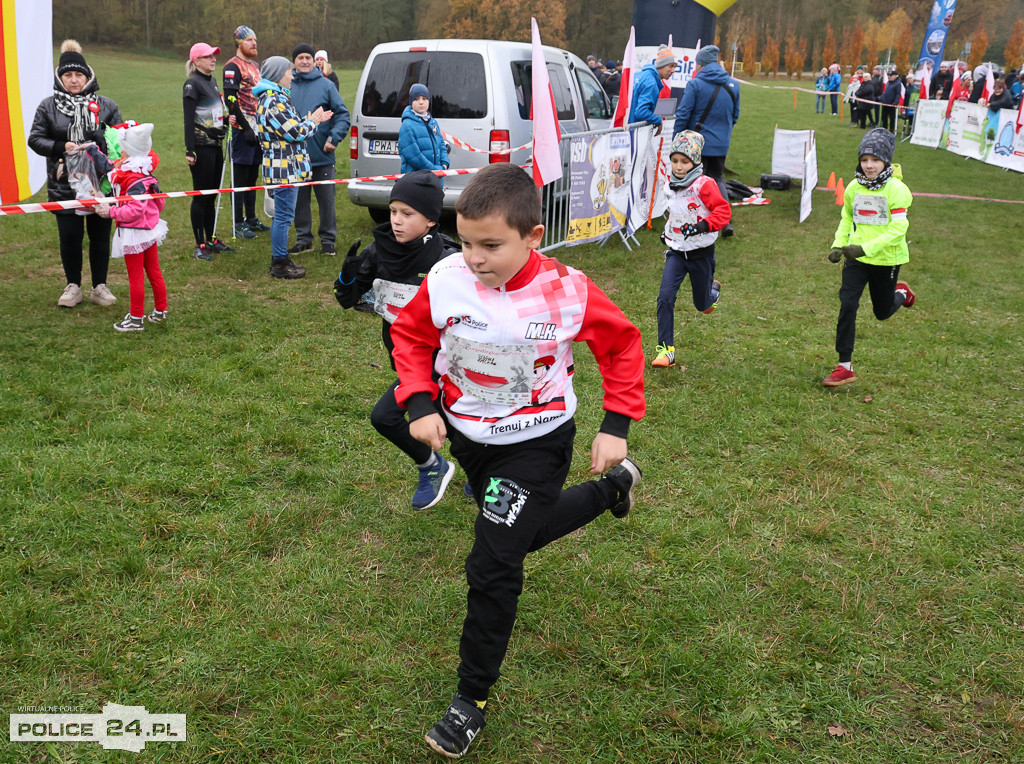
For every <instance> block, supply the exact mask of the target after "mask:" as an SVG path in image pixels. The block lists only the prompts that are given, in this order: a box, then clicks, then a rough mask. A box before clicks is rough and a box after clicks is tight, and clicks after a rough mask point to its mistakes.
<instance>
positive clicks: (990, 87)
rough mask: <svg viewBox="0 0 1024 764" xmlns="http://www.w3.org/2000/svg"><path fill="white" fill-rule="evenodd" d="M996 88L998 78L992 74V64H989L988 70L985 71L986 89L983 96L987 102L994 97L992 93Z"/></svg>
mask: <svg viewBox="0 0 1024 764" xmlns="http://www.w3.org/2000/svg"><path fill="white" fill-rule="evenodd" d="M995 89H996V78H995V77H994V76H993V75H992V65H991V64H989V65H988V71H986V72H985V90H984V91H982V93H981V97H982V98H984V99H985V103H988V102H989V100H990V99H991V98H992V93H994V92H995Z"/></svg>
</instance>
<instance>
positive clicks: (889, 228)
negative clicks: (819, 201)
mask: <svg viewBox="0 0 1024 764" xmlns="http://www.w3.org/2000/svg"><path fill="white" fill-rule="evenodd" d="M895 148H896V136H895V135H893V134H892V133H891V132H889V131H888V130H885V129H884V128H880V127H878V128H874V129H872V130H869V131H868V132H867V133H865V135H864V139H863V140H862V141H861V143H860V148H859V150H858V152H857V154H858V157H859V160H860V161H859V163H858V165H857V171H856V180H854V181H853V182H852V183H850V185H849V186H847V188H846V195H845V196H844V198H843V211H842V215H841V217H840V220H839V227H838V228H837V229H836V235H835V238H834V239H833V241H832V251H831V252H829V255H828V259H829V260H830V261H831V262H833V263H838V262H839V261H840V260H841V259H843V258H844V257H845V258H846V262H845V263H844V264H843V282H842V286H841V287H840V288H839V320H838V322H837V325H836V352H837V353H838V354H839V365H838V366H836V368H835V370H834V371H833V372H832V373H831V374H830V375H829V376H828V377H826V378H825V379H824V380H823V381H822V384H823V385H825V387H839V386H840V385H845V384H848V383H850V382H853V381H854V380H855V379H856V378H857V376H856V374H854V372H853V363H852V358H853V344H854V339H855V336H856V324H857V308H858V307H859V305H860V298H861V295H862V294H863V293H864V287H868V289H869V292H870V294H871V307H872V308H873V310H874V313H875V318H877V319H878V320H879V321H884V320H885V319H887V318H889V316H891V315H892V314H893V313H895V312H896V311H897V310H899V309H900V308H901V307H905V308H909V307H911V306H912V305H913V304H914V302H915V301H916V299H917V298H916V296H915V295H914V292H913V291H911V289H910V286H909V285H908V284H907V282H905V281H899V280H898V277H899V273H900V266H902V265H903V264H904V263H907V262H909V261H910V251H909V249H908V248H907V229H908V228H909V225H910V222H909V220H908V218H907V210H908V209H909V208H910V205H911V204H913V201H914V197H913V195H912V194H911V193H910V189H909V188H907V185H906V184H905V183H904V182H903V180H902V177H901V176H902V171H901V169H900V166H899V165H895V164H892V153H893V150H894V149H895Z"/></svg>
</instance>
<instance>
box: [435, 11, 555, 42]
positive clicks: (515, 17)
mask: <svg viewBox="0 0 1024 764" xmlns="http://www.w3.org/2000/svg"><path fill="white" fill-rule="evenodd" d="M448 12H449V15H448V21H447V23H446V24H445V27H444V33H445V34H446V35H447V36H449V37H466V38H474V37H477V38H481V39H484V40H519V41H522V42H529V41H530V17H531V16H532V17H534V18H536V19H537V26H538V27H540V36H541V40H543V42H544V44H545V45H558V46H562V45H565V0H491V2H487V3H481V2H479V0H451V2H450V3H449V11H448Z"/></svg>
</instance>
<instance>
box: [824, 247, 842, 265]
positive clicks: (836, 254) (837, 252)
mask: <svg viewBox="0 0 1024 764" xmlns="http://www.w3.org/2000/svg"><path fill="white" fill-rule="evenodd" d="M842 258H843V250H841V249H840V248H839V247H832V251H831V252H829V253H828V261H829V262H830V263H838V262H839V261H840V260H841V259H842Z"/></svg>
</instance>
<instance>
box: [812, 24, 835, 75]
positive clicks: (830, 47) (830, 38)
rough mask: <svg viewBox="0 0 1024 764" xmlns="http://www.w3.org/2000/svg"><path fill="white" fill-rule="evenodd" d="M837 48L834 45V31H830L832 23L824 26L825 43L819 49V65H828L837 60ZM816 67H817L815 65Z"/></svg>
mask: <svg viewBox="0 0 1024 764" xmlns="http://www.w3.org/2000/svg"><path fill="white" fill-rule="evenodd" d="M838 54H839V48H838V46H837V45H836V33H835V32H833V31H832V25H831V24H827V25H826V26H825V45H824V46H823V47H822V49H821V65H822V66H828V65H829V64H831V63H832V62H833V61H837V60H838V58H837V57H838ZM815 68H818V67H815Z"/></svg>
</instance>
